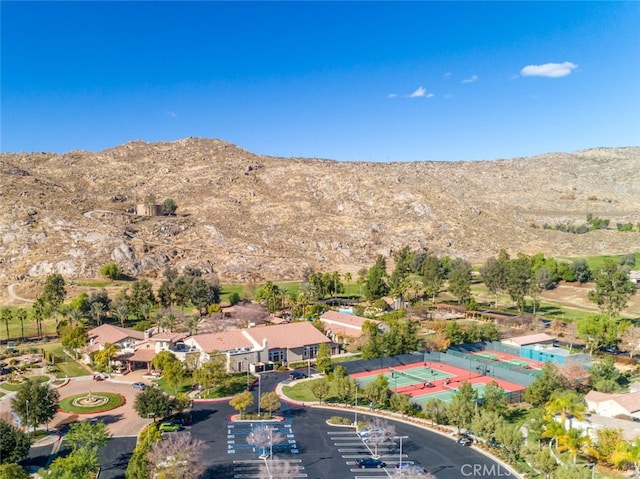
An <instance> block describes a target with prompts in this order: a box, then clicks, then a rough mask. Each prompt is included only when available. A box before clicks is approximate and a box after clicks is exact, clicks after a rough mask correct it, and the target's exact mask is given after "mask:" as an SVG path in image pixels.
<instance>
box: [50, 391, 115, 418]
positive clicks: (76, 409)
mask: <svg viewBox="0 0 640 479" xmlns="http://www.w3.org/2000/svg"><path fill="white" fill-rule="evenodd" d="M92 394H93V395H95V396H105V397H107V398H108V401H107V402H106V403H105V404H102V405H100V406H94V407H81V406H75V405H74V404H73V401H74V400H75V399H78V398H84V397H86V396H87V394H85V393H82V394H76V395H74V396H69V397H68V398H64V399H63V400H62V401H60V402H59V403H58V407H59V408H60V410H62V411H64V412H71V413H81V414H89V413H94V412H103V411H110V410H111V409H115V408H117V407H119V406H122V405H123V404H124V401H125V399H124V396H121V395H120V394H114V393H106V392H101V391H98V392H93V393H92Z"/></svg>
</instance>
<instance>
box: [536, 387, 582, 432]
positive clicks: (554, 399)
mask: <svg viewBox="0 0 640 479" xmlns="http://www.w3.org/2000/svg"><path fill="white" fill-rule="evenodd" d="M545 409H546V410H547V412H548V413H549V414H552V415H554V414H558V413H560V418H561V419H562V424H563V425H564V424H565V421H566V420H567V416H568V417H570V418H574V417H575V418H576V419H578V420H582V419H584V413H585V411H586V409H587V405H586V403H585V402H584V397H582V396H581V395H580V394H578V393H576V392H575V391H561V392H555V393H553V395H552V396H551V399H550V400H549V402H548V403H547V404H546V406H545ZM569 427H571V425H569Z"/></svg>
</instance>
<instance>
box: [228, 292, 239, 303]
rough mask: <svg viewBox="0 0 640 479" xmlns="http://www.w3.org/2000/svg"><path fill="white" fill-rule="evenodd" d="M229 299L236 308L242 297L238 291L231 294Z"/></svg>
mask: <svg viewBox="0 0 640 479" xmlns="http://www.w3.org/2000/svg"><path fill="white" fill-rule="evenodd" d="M228 299H229V304H230V305H231V306H235V305H236V304H238V303H240V295H239V294H238V293H237V292H236V291H234V292H232V293H231V294H229V298H228Z"/></svg>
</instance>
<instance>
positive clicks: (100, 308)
mask: <svg viewBox="0 0 640 479" xmlns="http://www.w3.org/2000/svg"><path fill="white" fill-rule="evenodd" d="M103 314H104V304H102V303H100V302H98V301H96V302H95V303H91V315H92V316H93V320H94V321H95V322H96V326H100V325H101V324H102V316H103Z"/></svg>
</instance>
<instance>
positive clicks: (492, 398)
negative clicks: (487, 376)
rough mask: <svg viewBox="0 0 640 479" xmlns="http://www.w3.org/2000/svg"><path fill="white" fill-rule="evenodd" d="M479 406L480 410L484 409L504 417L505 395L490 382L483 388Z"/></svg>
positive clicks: (502, 390) (505, 408)
mask: <svg viewBox="0 0 640 479" xmlns="http://www.w3.org/2000/svg"><path fill="white" fill-rule="evenodd" d="M481 404H482V409H486V410H487V411H494V412H495V413H497V414H498V415H500V416H502V415H504V413H505V411H506V410H507V406H508V402H507V394H506V393H505V390H504V389H502V388H501V387H500V385H499V384H498V383H497V382H495V381H491V382H490V383H489V384H487V385H486V386H485V388H484V393H483V398H482V401H481Z"/></svg>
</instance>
